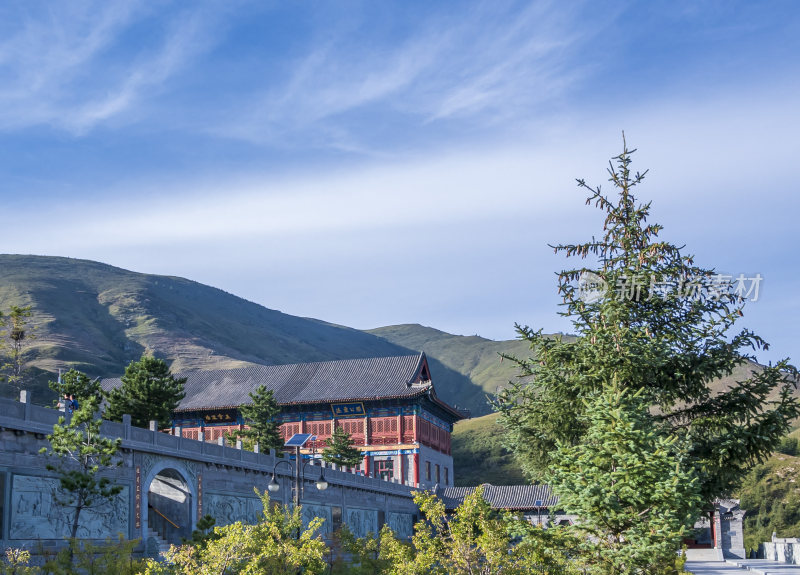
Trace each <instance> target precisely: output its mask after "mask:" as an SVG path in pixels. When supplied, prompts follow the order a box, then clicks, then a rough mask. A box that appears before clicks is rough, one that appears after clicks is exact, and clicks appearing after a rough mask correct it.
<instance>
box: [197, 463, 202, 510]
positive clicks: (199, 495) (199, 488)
mask: <svg viewBox="0 0 800 575" xmlns="http://www.w3.org/2000/svg"><path fill="white" fill-rule="evenodd" d="M197 516H198V517H202V516H203V474H202V473H198V474H197Z"/></svg>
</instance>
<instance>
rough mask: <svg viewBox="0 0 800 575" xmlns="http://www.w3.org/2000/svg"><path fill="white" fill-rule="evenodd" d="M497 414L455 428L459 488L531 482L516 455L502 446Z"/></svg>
mask: <svg viewBox="0 0 800 575" xmlns="http://www.w3.org/2000/svg"><path fill="white" fill-rule="evenodd" d="M498 416H499V415H498V414H497V413H492V414H490V415H484V416H483V417H476V418H473V419H467V420H465V421H459V422H458V423H456V425H455V429H453V437H452V442H453V443H452V453H453V467H454V471H453V479H454V481H455V484H456V485H458V486H471V485H480V484H481V483H491V484H492V485H518V484H521V483H528V481H526V480H525V477H524V476H523V475H522V469H520V467H519V465H517V464H516V463H515V462H514V456H513V455H512V454H511V453H509V452H508V451H506V450H505V449H504V448H503V446H502V439H503V428H502V427H501V426H500V424H499V423H497V418H498Z"/></svg>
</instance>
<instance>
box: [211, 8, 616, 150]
mask: <svg viewBox="0 0 800 575" xmlns="http://www.w3.org/2000/svg"><path fill="white" fill-rule="evenodd" d="M576 19H577V14H576V13H575V12H573V11H571V10H569V9H564V7H563V6H556V5H554V4H553V3H551V2H547V1H541V0H540V1H538V2H535V3H533V4H530V5H528V7H527V8H524V9H519V7H517V6H514V5H509V6H505V5H502V4H500V3H497V2H491V3H483V4H477V5H470V6H467V7H465V9H464V10H463V11H461V12H456V11H455V10H453V11H451V12H449V13H447V14H441V13H440V14H436V15H434V14H431V15H430V17H429V18H427V19H426V20H425V21H421V22H420V23H418V25H417V26H415V27H414V28H413V30H412V31H411V32H410V33H408V34H407V35H406V36H404V37H402V38H400V39H398V40H397V41H395V42H392V43H388V42H387V43H382V42H375V43H370V42H369V41H367V42H364V41H361V42H357V41H355V40H353V36H356V37H357V36H358V35H359V33H362V32H363V31H359V30H356V31H354V30H353V27H352V24H348V25H347V26H342V27H341V28H340V29H337V28H336V24H335V23H331V22H326V26H325V30H324V33H322V32H320V33H319V38H317V39H316V41H311V42H309V43H308V45H307V46H308V47H307V50H306V51H305V52H304V53H302V54H300V55H299V56H296V57H295V59H294V60H293V61H291V63H290V65H289V66H288V67H289V68H290V69H291V70H292V71H291V73H290V74H289V75H288V78H286V79H285V81H281V80H278V81H276V80H275V79H274V78H271V79H270V82H269V84H268V85H267V86H266V87H265V88H264V89H263V90H260V91H258V90H257V91H256V92H255V93H254V94H252V95H251V96H250V97H249V98H250V100H249V104H248V105H246V106H244V107H243V109H244V110H246V113H244V114H242V115H240V116H230V115H229V116H226V117H224V118H221V119H220V120H219V121H216V122H215V123H214V124H213V126H212V127H211V128H210V129H211V130H213V131H214V132H216V133H219V134H222V135H225V136H228V137H234V138H242V139H246V140H250V141H256V142H270V143H283V144H288V145H291V144H292V143H293V142H295V141H297V140H298V139H302V140H303V141H304V142H309V141H310V142H314V143H316V144H317V145H322V146H326V145H331V146H334V147H335V146H338V143H339V142H340V141H345V142H347V143H348V144H349V145H353V146H358V145H359V144H358V143H359V142H360V144H361V145H363V146H365V147H366V146H368V144H365V142H364V140H367V139H368V134H369V132H370V131H371V130H370V126H369V124H368V122H369V121H367V125H365V124H364V121H363V119H356V120H354V119H353V118H352V117H351V116H350V115H351V114H352V113H354V112H358V111H365V110H366V112H367V115H369V111H370V108H371V109H373V110H374V109H378V110H380V113H381V114H383V116H384V121H391V120H390V119H391V117H392V115H393V114H395V115H400V116H402V117H403V118H404V119H405V120H410V121H411V124H412V125H418V126H419V125H424V124H426V123H430V122H437V121H443V120H446V119H451V118H459V119H465V118H466V119H469V121H471V122H473V123H474V125H485V124H490V123H495V122H497V121H499V120H501V119H507V118H510V117H515V116H519V115H520V113H521V112H523V111H524V110H525V109H528V111H530V108H531V106H536V105H537V104H540V103H542V102H547V101H550V100H552V99H554V98H557V97H558V96H560V95H561V94H563V93H564V91H565V90H566V89H567V88H568V87H569V86H570V85H572V84H573V83H574V82H576V81H577V80H579V79H580V78H581V77H582V75H583V72H584V70H583V69H582V68H581V66H579V65H577V64H576V63H575V62H574V56H575V50H576V49H577V48H578V47H580V46H582V45H583V44H584V43H585V42H587V41H589V40H590V39H591V37H592V35H591V34H587V33H586V32H585V30H584V31H583V33H582V34H577V33H576V32H575V31H574V30H575V20H576ZM369 24H373V23H372V22H370V23H366V24H365V25H369ZM377 24H380V23H377ZM382 24H383V25H386V23H385V22H384V23H382ZM600 25H601V23H598V26H600ZM364 33H365V32H364ZM361 136H366V137H361Z"/></svg>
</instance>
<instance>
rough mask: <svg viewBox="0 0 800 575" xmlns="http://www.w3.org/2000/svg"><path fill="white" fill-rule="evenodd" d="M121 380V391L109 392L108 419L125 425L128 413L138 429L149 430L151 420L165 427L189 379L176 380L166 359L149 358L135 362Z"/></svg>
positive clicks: (145, 357)
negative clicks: (124, 421)
mask: <svg viewBox="0 0 800 575" xmlns="http://www.w3.org/2000/svg"><path fill="white" fill-rule="evenodd" d="M121 380H122V385H121V386H120V387H118V388H116V389H112V390H111V391H110V392H108V407H107V408H106V412H105V416H106V418H108V419H111V420H112V421H122V416H123V415H124V414H126V413H127V414H130V416H131V423H132V424H133V425H136V426H138V427H147V425H148V423H149V422H150V421H151V420H155V421H157V422H158V423H159V424H160V425H166V424H168V423H169V422H170V421H172V412H173V411H174V410H175V408H177V407H178V404H179V403H180V401H181V399H183V397H184V395H185V392H184V390H183V384H184V383H186V378H176V377H174V376H173V375H172V373H171V372H170V370H169V367H168V366H167V363H166V362H165V361H164V360H163V359H157V358H155V357H150V356H147V355H143V356H142V358H141V359H140V360H139V361H132V362H131V363H130V364H129V365H128V367H126V368H125V375H123V376H122V378H121Z"/></svg>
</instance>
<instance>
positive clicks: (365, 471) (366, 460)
mask: <svg viewBox="0 0 800 575" xmlns="http://www.w3.org/2000/svg"><path fill="white" fill-rule="evenodd" d="M364 475H366V476H367V477H369V455H365V456H364Z"/></svg>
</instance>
